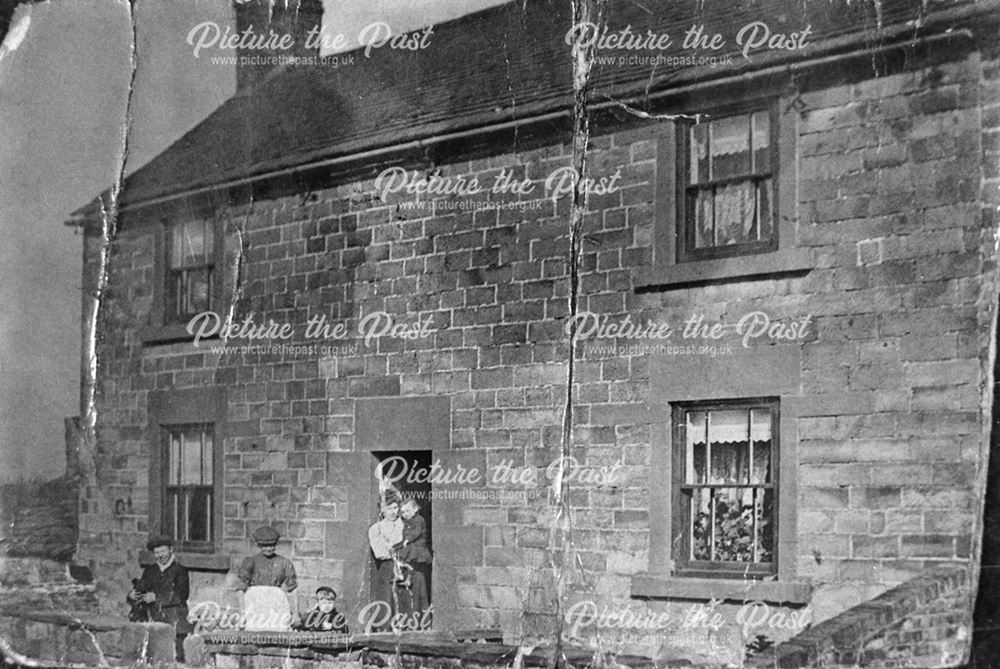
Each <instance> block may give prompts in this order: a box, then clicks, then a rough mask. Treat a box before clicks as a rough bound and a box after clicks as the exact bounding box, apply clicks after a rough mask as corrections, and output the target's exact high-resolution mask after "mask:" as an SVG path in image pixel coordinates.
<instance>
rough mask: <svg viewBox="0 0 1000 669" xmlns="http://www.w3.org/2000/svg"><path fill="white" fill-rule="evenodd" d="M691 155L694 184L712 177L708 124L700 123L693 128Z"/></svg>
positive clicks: (691, 176)
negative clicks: (709, 158)
mask: <svg viewBox="0 0 1000 669" xmlns="http://www.w3.org/2000/svg"><path fill="white" fill-rule="evenodd" d="M690 145H691V155H690V158H689V161H690V167H691V175H690V177H689V178H690V180H691V183H692V184H698V183H704V182H706V181H708V180H709V179H710V178H711V174H710V172H709V160H708V124H707V123H699V124H697V125H695V126H693V127H692V128H691V133H690Z"/></svg>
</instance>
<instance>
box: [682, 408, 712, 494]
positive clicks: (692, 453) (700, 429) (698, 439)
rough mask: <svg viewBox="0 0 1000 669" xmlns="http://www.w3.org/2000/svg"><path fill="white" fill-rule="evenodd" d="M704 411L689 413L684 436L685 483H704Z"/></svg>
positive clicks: (705, 414)
mask: <svg viewBox="0 0 1000 669" xmlns="http://www.w3.org/2000/svg"><path fill="white" fill-rule="evenodd" d="M706 416H707V413H706V412H704V411H690V412H688V414H687V425H686V426H685V428H684V434H685V435H686V439H687V457H686V458H685V461H686V462H687V474H686V482H687V483H705V443H706V442H705V418H706Z"/></svg>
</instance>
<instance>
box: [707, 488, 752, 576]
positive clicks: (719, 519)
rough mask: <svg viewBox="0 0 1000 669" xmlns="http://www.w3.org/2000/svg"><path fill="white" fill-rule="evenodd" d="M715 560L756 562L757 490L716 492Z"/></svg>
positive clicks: (722, 489) (741, 489)
mask: <svg viewBox="0 0 1000 669" xmlns="http://www.w3.org/2000/svg"><path fill="white" fill-rule="evenodd" d="M713 520H714V524H715V532H714V534H715V558H714V559H716V560H722V561H725V562H753V561H754V541H755V539H754V489H753V488H720V489H718V490H716V491H715V513H714V516H713Z"/></svg>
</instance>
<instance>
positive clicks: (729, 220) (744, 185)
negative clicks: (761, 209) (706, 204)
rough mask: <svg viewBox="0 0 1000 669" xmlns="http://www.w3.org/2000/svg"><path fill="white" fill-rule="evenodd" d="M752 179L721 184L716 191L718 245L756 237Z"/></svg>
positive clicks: (736, 242)
mask: <svg viewBox="0 0 1000 669" xmlns="http://www.w3.org/2000/svg"><path fill="white" fill-rule="evenodd" d="M754 190H755V189H754V184H753V182H751V181H742V182H739V183H734V184H729V185H728V186H720V187H718V188H716V191H715V233H716V246H728V245H730V244H740V243H743V242H747V241H753V240H755V239H756V231H755V229H754V218H755V216H754V214H755V209H756V197H755V193H754Z"/></svg>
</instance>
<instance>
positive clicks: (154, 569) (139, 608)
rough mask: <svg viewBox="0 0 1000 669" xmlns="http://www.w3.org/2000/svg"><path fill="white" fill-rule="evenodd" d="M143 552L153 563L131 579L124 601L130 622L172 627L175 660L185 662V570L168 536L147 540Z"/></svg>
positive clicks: (186, 578)
mask: <svg viewBox="0 0 1000 669" xmlns="http://www.w3.org/2000/svg"><path fill="white" fill-rule="evenodd" d="M146 549H147V550H149V551H151V552H152V553H153V559H154V560H155V563H154V564H149V565H146V566H144V567H143V569H142V576H141V577H139V578H137V579H133V580H132V590H131V592H129V593H128V595H127V596H126V599H127V600H128V602H129V603H130V604H132V615H130V619H132V620H134V621H135V622H161V623H167V624H169V625H173V626H174V629H175V630H176V633H177V659H178V660H179V661H181V662H183V661H184V637H186V636H187V635H188V633H189V632H190V631H191V629H190V623H188V619H187V617H188V607H187V600H188V594H189V593H190V585H189V583H188V571H187V569H185V568H184V567H183V566H182V565H181V564H180V563H178V562H177V558H176V556H175V555H174V542H173V540H172V539H171V538H170V537H150V539H149V541H147V542H146Z"/></svg>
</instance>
